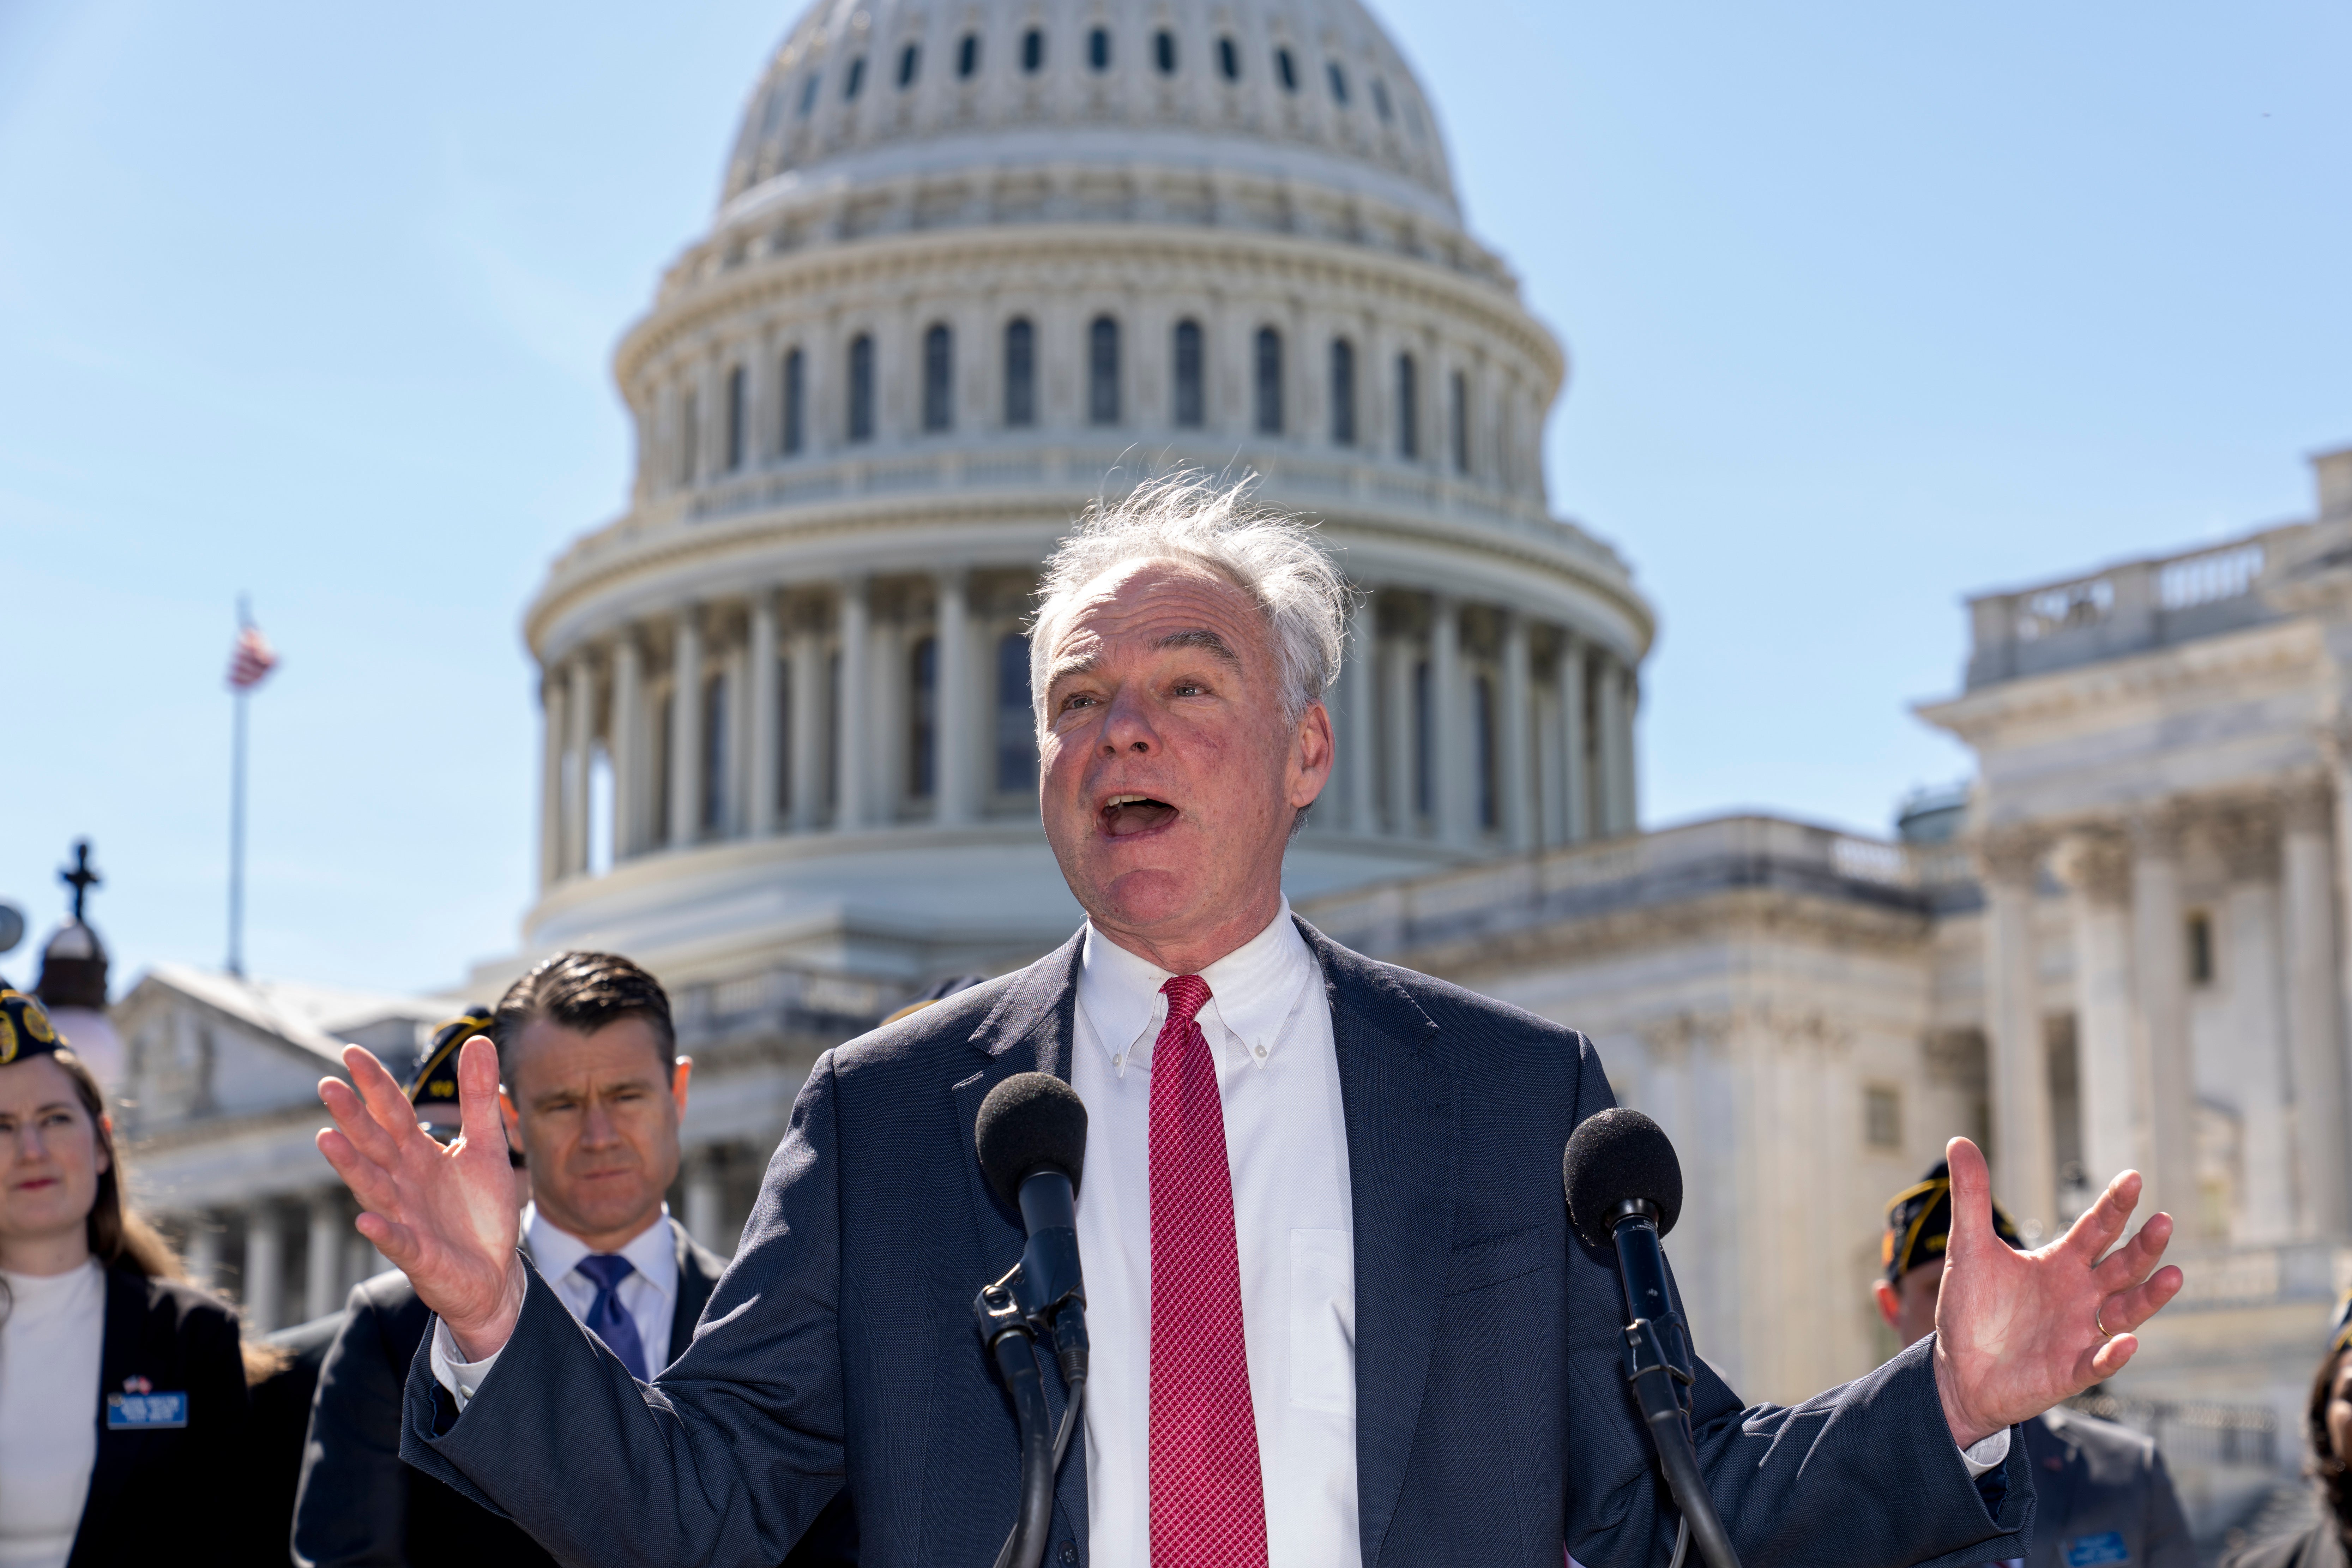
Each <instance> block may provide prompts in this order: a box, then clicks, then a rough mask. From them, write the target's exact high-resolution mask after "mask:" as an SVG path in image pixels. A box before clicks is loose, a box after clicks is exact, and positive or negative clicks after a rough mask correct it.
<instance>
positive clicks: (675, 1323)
mask: <svg viewBox="0 0 2352 1568" xmlns="http://www.w3.org/2000/svg"><path fill="white" fill-rule="evenodd" d="M669 1235H670V1241H671V1243H672V1244H673V1245H674V1246H675V1247H677V1307H676V1308H675V1309H674V1310H672V1311H671V1313H670V1318H669V1359H670V1360H672V1361H676V1360H677V1358H678V1357H680V1356H682V1355H684V1354H685V1353H686V1347H687V1346H688V1345H690V1344H692V1343H693V1342H694V1330H695V1325H696V1324H698V1323H699V1322H701V1321H702V1309H703V1308H704V1307H705V1306H707V1305H709V1301H710V1292H711V1290H712V1289H713V1288H714V1287H715V1286H717V1285H718V1283H719V1277H718V1276H717V1275H716V1274H713V1273H711V1272H710V1270H709V1269H707V1268H704V1267H703V1266H702V1256H701V1249H700V1248H698V1247H696V1246H695V1245H694V1242H693V1240H692V1238H691V1237H688V1235H687V1234H686V1226H682V1225H680V1224H678V1223H677V1221H676V1220H671V1221H670V1222H669Z"/></svg>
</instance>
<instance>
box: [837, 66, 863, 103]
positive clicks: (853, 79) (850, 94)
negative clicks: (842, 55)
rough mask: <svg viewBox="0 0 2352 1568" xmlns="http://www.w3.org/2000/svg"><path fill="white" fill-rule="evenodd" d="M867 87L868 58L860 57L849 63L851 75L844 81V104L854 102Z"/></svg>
mask: <svg viewBox="0 0 2352 1568" xmlns="http://www.w3.org/2000/svg"><path fill="white" fill-rule="evenodd" d="M865 86H866V57H865V56H864V55H860V56H858V57H857V58H856V59H854V60H852V61H850V62H849V74H848V75H847V76H846V77H844V78H843V79H842V82H841V100H842V101H843V102H844V103H848V102H850V101H852V100H855V99H856V97H857V94H858V92H859V91H860V90H861V89H863V88H864V87H865Z"/></svg>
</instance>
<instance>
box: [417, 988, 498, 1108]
mask: <svg viewBox="0 0 2352 1568" xmlns="http://www.w3.org/2000/svg"><path fill="white" fill-rule="evenodd" d="M495 1022H496V1017H495V1016H494V1015H493V1014H492V1013H491V1012H490V1010H489V1009H488V1007H484V1006H480V1005H475V1006H472V1007H468V1008H467V1009H466V1010H465V1011H464V1012H463V1013H460V1014H459V1015H457V1016H456V1017H454V1018H452V1019H450V1020H449V1021H448V1022H447V1023H446V1024H444V1025H442V1026H440V1027H439V1028H437V1029H435V1030H434V1031H433V1043H432V1044H431V1045H429V1046H427V1047H425V1059H424V1060H423V1061H421V1062H419V1063H417V1065H416V1076H415V1078H414V1079H410V1080H409V1084H408V1103H409V1104H411V1105H413V1106H415V1107H416V1109H417V1110H436V1109H440V1108H445V1107H446V1109H447V1110H449V1111H450V1112H451V1113H452V1114H453V1115H454V1114H455V1113H456V1111H457V1052H458V1050H459V1049H460V1048H461V1047H464V1045H465V1044H466V1042H467V1040H470V1039H472V1038H473V1037H475V1036H476V1035H487V1034H488V1033H490V1028H491V1025H492V1024H493V1023H495Z"/></svg>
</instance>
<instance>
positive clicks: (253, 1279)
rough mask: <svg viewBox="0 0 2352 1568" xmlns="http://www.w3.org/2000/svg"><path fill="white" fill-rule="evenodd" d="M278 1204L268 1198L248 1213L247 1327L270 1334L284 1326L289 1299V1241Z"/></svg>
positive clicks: (255, 1331) (246, 1220)
mask: <svg viewBox="0 0 2352 1568" xmlns="http://www.w3.org/2000/svg"><path fill="white" fill-rule="evenodd" d="M279 1225H280V1221H279V1218H278V1205H276V1204H274V1203H271V1202H269V1201H268V1199H264V1200H263V1201H261V1202H260V1203H257V1204H256V1205H253V1207H252V1208H251V1209H249V1210H247V1213H246V1216H245V1291H244V1294H245V1326H246V1328H247V1330H249V1331H252V1332H254V1333H257V1334H266V1333H268V1332H270V1331H273V1330H275V1329H278V1328H279V1327H281V1326H282V1322H281V1319H280V1316H279V1312H278V1308H279V1304H280V1303H281V1302H283V1301H284V1300H285V1299H286V1250H285V1248H286V1242H285V1237H284V1235H283V1233H282V1232H281V1230H280V1229H279Z"/></svg>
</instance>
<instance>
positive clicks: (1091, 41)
mask: <svg viewBox="0 0 2352 1568" xmlns="http://www.w3.org/2000/svg"><path fill="white" fill-rule="evenodd" d="M1087 65H1089V66H1091V67H1092V68H1095V69H1096V70H1098V71H1107V70H1108V69H1110V29H1109V28H1108V27H1097V28H1095V29H1094V30H1093V31H1091V32H1089V33H1088V34H1087Z"/></svg>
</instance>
